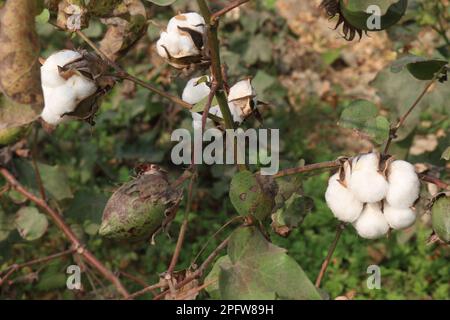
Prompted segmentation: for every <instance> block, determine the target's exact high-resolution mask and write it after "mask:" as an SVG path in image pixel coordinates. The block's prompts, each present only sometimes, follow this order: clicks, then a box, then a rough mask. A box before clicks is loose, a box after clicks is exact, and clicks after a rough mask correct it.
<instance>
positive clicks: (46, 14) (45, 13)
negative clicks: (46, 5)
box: [36, 9, 50, 24]
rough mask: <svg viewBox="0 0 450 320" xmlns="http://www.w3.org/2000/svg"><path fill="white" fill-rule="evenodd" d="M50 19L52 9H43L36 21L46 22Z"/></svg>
mask: <svg viewBox="0 0 450 320" xmlns="http://www.w3.org/2000/svg"><path fill="white" fill-rule="evenodd" d="M49 19H50V11H48V9H44V10H42V12H41V13H40V14H39V15H37V16H36V23H39V24H44V23H47V22H48V20H49Z"/></svg>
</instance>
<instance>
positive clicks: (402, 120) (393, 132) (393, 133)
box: [383, 66, 445, 154]
mask: <svg viewBox="0 0 450 320" xmlns="http://www.w3.org/2000/svg"><path fill="white" fill-rule="evenodd" d="M444 68H445V66H443V67H442V68H441V69H440V70H439V71H438V72H436V74H435V75H434V77H433V79H431V81H430V82H428V84H427V85H426V86H425V88H424V89H423V91H422V92H421V93H420V95H419V96H418V97H417V99H416V100H415V101H414V103H413V104H412V105H411V107H410V108H409V109H408V111H406V113H405V114H404V115H403V116H402V117H401V118H400V120H399V121H398V122H397V124H396V125H395V126H394V127H393V128H391V130H390V131H389V138H388V141H387V142H386V146H385V147H384V151H383V153H384V154H387V153H388V152H389V147H390V146H391V143H392V140H394V139H395V138H397V131H398V130H399V129H400V128H401V126H402V125H403V124H404V123H405V121H406V118H408V116H409V115H410V114H411V112H413V110H414V109H415V108H416V107H417V106H418V105H419V103H420V101H422V99H423V97H424V96H425V95H426V94H427V93H428V90H429V89H430V88H431V86H432V85H433V84H434V83H435V82H436V80H437V79H438V78H439V76H440V73H441V71H442V70H443V69H444Z"/></svg>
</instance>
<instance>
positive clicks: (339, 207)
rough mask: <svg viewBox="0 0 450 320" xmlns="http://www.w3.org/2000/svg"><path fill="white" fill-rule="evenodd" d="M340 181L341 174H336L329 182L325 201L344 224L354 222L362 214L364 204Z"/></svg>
mask: <svg viewBox="0 0 450 320" xmlns="http://www.w3.org/2000/svg"><path fill="white" fill-rule="evenodd" d="M338 180H339V173H336V174H335V175H333V176H332V177H331V178H330V180H329V181H328V188H327V191H326V192H325V200H326V201H327V205H328V207H329V208H330V210H331V212H333V214H334V216H335V217H336V218H337V219H339V220H340V221H344V222H354V221H355V220H356V219H358V217H359V216H360V214H361V211H362V209H363V203H362V202H360V201H359V200H358V199H356V198H355V196H354V195H353V194H352V193H351V191H350V190H349V189H347V188H346V187H344V186H343V185H342V184H341V183H340V182H339V181H338Z"/></svg>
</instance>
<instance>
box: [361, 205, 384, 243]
mask: <svg viewBox="0 0 450 320" xmlns="http://www.w3.org/2000/svg"><path fill="white" fill-rule="evenodd" d="M353 226H354V227H355V229H356V231H357V232H358V234H359V235H360V236H361V237H362V238H365V239H378V238H380V237H382V236H384V235H385V234H387V232H388V231H389V224H388V222H387V221H386V218H385V217H384V215H383V212H381V208H380V205H379V204H377V203H369V204H366V206H365V207H364V210H363V211H362V213H361V216H360V217H359V218H358V219H357V220H356V221H355V222H354V223H353Z"/></svg>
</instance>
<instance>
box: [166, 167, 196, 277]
mask: <svg viewBox="0 0 450 320" xmlns="http://www.w3.org/2000/svg"><path fill="white" fill-rule="evenodd" d="M194 182H195V174H194V175H193V176H192V177H191V181H190V182H189V187H188V198H187V202H186V209H185V211H184V218H183V222H182V224H181V228H180V233H179V234H178V240H177V244H176V246H175V250H174V252H173V256H172V259H171V260H170V264H169V268H168V269H167V274H168V275H169V276H172V273H173V271H174V270H175V267H176V265H177V263H178V258H179V257H180V253H181V248H182V247H183V243H184V238H185V236H186V231H187V227H188V223H189V212H190V210H191V205H192V193H193V189H194Z"/></svg>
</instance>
